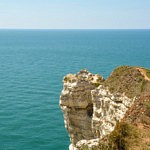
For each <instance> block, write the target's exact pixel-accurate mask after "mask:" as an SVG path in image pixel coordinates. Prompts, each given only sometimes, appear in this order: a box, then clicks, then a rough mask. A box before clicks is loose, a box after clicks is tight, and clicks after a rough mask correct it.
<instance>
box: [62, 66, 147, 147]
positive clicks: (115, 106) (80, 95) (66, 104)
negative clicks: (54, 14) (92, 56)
mask: <svg viewBox="0 0 150 150" xmlns="http://www.w3.org/2000/svg"><path fill="white" fill-rule="evenodd" d="M126 69H127V70H130V69H131V67H128V68H126ZM134 69H135V72H136V71H137V72H136V73H135V72H131V74H132V73H133V75H136V74H137V73H139V75H138V77H136V78H134V79H133V80H138V85H140V86H142V88H143V87H144V85H142V83H141V82H143V78H144V77H143V75H141V74H140V72H139V71H138V69H136V68H135V67H134ZM119 70H120V68H119ZM123 70H124V68H122V69H121V72H122V71H123ZM117 71H118V70H117ZM112 76H113V78H112V79H110V78H109V79H107V80H106V81H105V80H104V78H103V77H102V76H100V75H98V74H91V73H90V72H88V71H87V70H81V71H80V72H79V73H77V74H75V75H73V74H68V75H67V76H65V77H64V80H63V82H64V86H63V90H62V93H61V96H60V107H61V109H62V111H63V113H64V123H65V127H66V129H67V131H68V133H69V137H70V141H71V145H70V146H69V149H70V150H88V149H89V150H99V149H100V143H101V142H100V141H101V139H103V138H105V137H106V136H107V135H109V134H110V133H111V132H112V131H113V130H114V129H115V126H116V124H117V122H120V121H121V120H122V119H123V118H124V116H125V114H126V112H127V111H128V110H129V108H131V106H132V105H133V104H134V102H135V101H136V100H137V98H138V95H139V93H138V94H137V90H136V89H138V90H139V87H138V86H137V87H135V90H136V92H135V93H136V94H133V93H132V96H129V93H130V92H129V91H126V90H125V92H121V91H119V90H118V89H119V87H115V86H114V87H113V91H112V90H111V88H112V85H111V84H110V82H109V80H113V82H111V83H115V82H118V80H120V78H124V76H120V77H118V76H119V75H118V76H117V77H116V78H117V80H115V79H114V74H112ZM127 78H132V75H131V76H129V77H127ZM139 78H140V79H141V80H139ZM127 80H128V79H127ZM133 82H135V81H133ZM108 83H109V84H108ZM131 83H132V82H131ZM126 84H127V83H124V85H121V88H122V87H123V86H125V87H126ZM128 84H129V83H128ZM109 85H110V86H109ZM118 86H119V85H118ZM148 86H149V85H148ZM129 87H130V86H129ZM140 88H141V87H140ZM144 88H145V87H144ZM115 89H117V90H116V91H115ZM146 89H147V88H146ZM121 90H123V88H122V89H121ZM141 93H142V92H141Z"/></svg>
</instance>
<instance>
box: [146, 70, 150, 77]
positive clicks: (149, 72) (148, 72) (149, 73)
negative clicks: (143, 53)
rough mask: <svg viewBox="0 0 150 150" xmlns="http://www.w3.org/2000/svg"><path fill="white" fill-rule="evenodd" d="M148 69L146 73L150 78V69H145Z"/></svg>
mask: <svg viewBox="0 0 150 150" xmlns="http://www.w3.org/2000/svg"><path fill="white" fill-rule="evenodd" d="M145 70H146V75H147V77H148V78H150V70H149V69H145Z"/></svg>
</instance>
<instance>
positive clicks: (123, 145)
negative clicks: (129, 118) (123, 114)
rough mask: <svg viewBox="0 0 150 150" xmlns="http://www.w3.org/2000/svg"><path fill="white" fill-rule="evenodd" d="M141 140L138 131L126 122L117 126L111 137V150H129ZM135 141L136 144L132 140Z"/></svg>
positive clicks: (109, 139)
mask: <svg viewBox="0 0 150 150" xmlns="http://www.w3.org/2000/svg"><path fill="white" fill-rule="evenodd" d="M138 138H139V131H138V129H137V128H136V127H135V126H133V125H131V124H128V123H126V122H120V123H118V124H117V125H116V127H115V130H114V131H113V132H112V133H111V134H110V135H109V137H108V141H109V149H112V150H127V149H129V148H130V147H131V146H132V145H133V144H134V143H136V141H137V140H138ZM133 139H134V142H133V141H132V142H131V140H133Z"/></svg>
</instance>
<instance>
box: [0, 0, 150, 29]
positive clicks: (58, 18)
mask: <svg viewBox="0 0 150 150" xmlns="http://www.w3.org/2000/svg"><path fill="white" fill-rule="evenodd" d="M0 28H23V29H150V0H0Z"/></svg>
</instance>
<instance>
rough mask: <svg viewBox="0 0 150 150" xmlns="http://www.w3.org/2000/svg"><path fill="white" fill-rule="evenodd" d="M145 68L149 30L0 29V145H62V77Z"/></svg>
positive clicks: (56, 148)
mask: <svg viewBox="0 0 150 150" xmlns="http://www.w3.org/2000/svg"><path fill="white" fill-rule="evenodd" d="M120 65H130V66H141V67H145V68H150V30H146V29H145V30H36V29H35V30H32V29H1V30H0V150H68V146H69V144H70V140H69V137H68V134H67V131H66V129H65V127H64V119H63V113H62V112H61V109H60V107H59V97H60V94H61V90H62V88H63V84H62V80H63V77H64V76H65V75H66V74H68V73H73V74H74V73H77V72H79V71H80V70H81V69H88V70H89V71H90V72H91V73H98V74H101V75H102V76H103V77H104V78H107V77H108V76H109V75H110V74H111V72H112V71H113V69H115V68H116V67H117V66H120Z"/></svg>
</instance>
